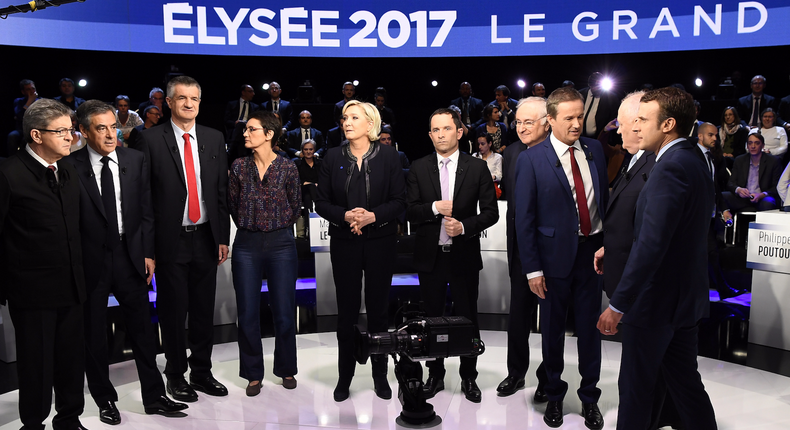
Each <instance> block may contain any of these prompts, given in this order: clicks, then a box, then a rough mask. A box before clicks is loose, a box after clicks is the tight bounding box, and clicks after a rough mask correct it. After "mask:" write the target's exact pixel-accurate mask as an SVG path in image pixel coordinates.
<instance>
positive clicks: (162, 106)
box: [137, 87, 170, 124]
mask: <svg viewBox="0 0 790 430" xmlns="http://www.w3.org/2000/svg"><path fill="white" fill-rule="evenodd" d="M151 105H154V106H156V107H158V108H159V112H161V113H162V118H164V119H170V108H169V107H168V106H166V103H165V92H164V91H162V89H161V88H159V87H153V88H151V91H150V92H149V93H148V101H144V102H142V103H140V106H138V107H137V112H138V115H139V112H145V108H147V107H148V106H151ZM166 122H167V121H162V123H163V124H164V123H166Z"/></svg>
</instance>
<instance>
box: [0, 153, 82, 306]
mask: <svg viewBox="0 0 790 430" xmlns="http://www.w3.org/2000/svg"><path fill="white" fill-rule="evenodd" d="M57 166H58V175H59V181H58V182H57V183H50V181H49V179H48V178H47V169H46V168H45V167H44V166H42V165H41V164H40V163H39V162H38V161H36V160H35V159H34V158H33V157H32V156H31V155H30V154H28V153H27V151H26V150H25V149H24V148H23V149H22V150H20V151H18V152H16V153H14V154H13V155H12V156H11V157H9V158H8V159H7V160H6V161H4V162H3V163H2V165H0V244H2V254H3V255H4V258H3V259H2V262H0V268H2V273H3V281H2V282H1V283H0V302H2V303H5V301H6V300H8V301H9V302H10V303H11V304H12V305H14V306H17V307H20V308H29V309H42V308H53V307H61V306H74V305H77V304H79V303H82V302H84V301H85V276H84V273H83V270H82V249H81V245H80V213H79V200H80V191H79V182H78V180H77V172H76V171H75V170H74V167H73V166H72V165H71V164H69V163H66V162H63V161H58V163H57Z"/></svg>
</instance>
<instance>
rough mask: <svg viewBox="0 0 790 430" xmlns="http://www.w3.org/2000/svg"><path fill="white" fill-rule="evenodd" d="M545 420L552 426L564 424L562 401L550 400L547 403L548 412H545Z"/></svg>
mask: <svg viewBox="0 0 790 430" xmlns="http://www.w3.org/2000/svg"><path fill="white" fill-rule="evenodd" d="M543 422H544V423H546V425H547V426H549V427H551V428H557V427H559V426H561V425H562V402H554V401H551V400H550V401H549V403H548V404H546V413H545V414H543Z"/></svg>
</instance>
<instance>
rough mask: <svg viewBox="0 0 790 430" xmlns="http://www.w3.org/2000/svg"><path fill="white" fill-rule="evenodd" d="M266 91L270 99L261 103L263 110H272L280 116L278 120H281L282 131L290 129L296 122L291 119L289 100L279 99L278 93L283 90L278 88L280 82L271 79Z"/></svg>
mask: <svg viewBox="0 0 790 430" xmlns="http://www.w3.org/2000/svg"><path fill="white" fill-rule="evenodd" d="M266 91H267V92H268V93H269V97H271V100H269V101H267V102H264V103H263V110H267V111H269V112H274V113H276V114H277V115H279V116H280V120H281V121H282V122H283V133H285V132H287V131H288V130H292V129H293V128H294V127H295V126H296V124H295V123H294V122H293V121H291V119H292V118H291V117H292V116H293V106H291V103H290V102H288V101H286V100H282V99H280V95H281V94H282V92H283V90H282V88H280V84H278V83H277V82H274V81H272V83H270V84H269V89H268V90H266Z"/></svg>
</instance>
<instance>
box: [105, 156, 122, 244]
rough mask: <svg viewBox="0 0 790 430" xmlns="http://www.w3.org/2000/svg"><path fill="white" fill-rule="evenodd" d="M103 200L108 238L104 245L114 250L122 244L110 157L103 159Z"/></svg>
mask: <svg viewBox="0 0 790 430" xmlns="http://www.w3.org/2000/svg"><path fill="white" fill-rule="evenodd" d="M101 162H102V164H103V166H102V167H101V200H102V203H104V214H105V215H106V216H107V237H106V238H105V239H104V244H105V245H106V246H107V249H110V250H113V249H115V247H116V246H118V244H119V243H120V242H121V239H120V233H119V232H118V212H117V210H116V207H115V185H114V183H113V180H112V171H110V165H109V162H110V157H107V156H104V157H102V158H101Z"/></svg>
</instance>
